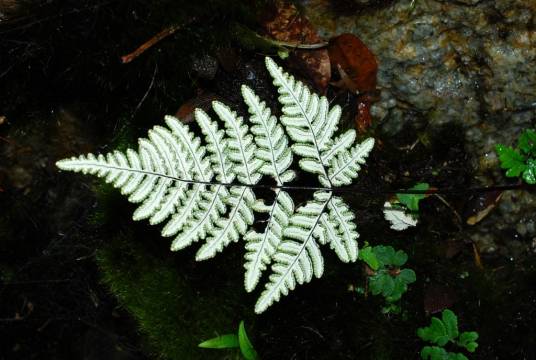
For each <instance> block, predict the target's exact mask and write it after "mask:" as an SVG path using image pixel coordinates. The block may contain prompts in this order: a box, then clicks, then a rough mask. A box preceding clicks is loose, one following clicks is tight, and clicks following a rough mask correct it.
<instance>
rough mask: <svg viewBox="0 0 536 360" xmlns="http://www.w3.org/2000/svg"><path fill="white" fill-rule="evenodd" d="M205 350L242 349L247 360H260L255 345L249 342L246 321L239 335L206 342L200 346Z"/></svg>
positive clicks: (228, 335) (242, 322) (222, 336)
mask: <svg viewBox="0 0 536 360" xmlns="http://www.w3.org/2000/svg"><path fill="white" fill-rule="evenodd" d="M198 346H199V347H200V348H204V349H237V348H239V349H240V352H241V353H242V356H243V357H244V359H246V360H259V355H258V354H257V352H256V351H255V348H254V347H253V344H251V341H249V338H248V335H247V333H246V328H245V326H244V321H241V322H240V325H239V326H238V334H225V335H220V336H217V337H215V338H212V339H209V340H205V341H203V342H202V343H200V344H199V345H198Z"/></svg>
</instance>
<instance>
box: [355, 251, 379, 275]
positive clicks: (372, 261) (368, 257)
mask: <svg viewBox="0 0 536 360" xmlns="http://www.w3.org/2000/svg"><path fill="white" fill-rule="evenodd" d="M359 259H360V260H362V261H364V262H365V263H366V264H367V265H368V266H369V267H370V268H371V269H372V270H378V268H379V267H380V263H379V262H378V258H376V254H374V251H372V248H371V247H370V246H367V247H365V248H363V249H361V251H359Z"/></svg>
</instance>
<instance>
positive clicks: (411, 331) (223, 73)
mask: <svg viewBox="0 0 536 360" xmlns="http://www.w3.org/2000/svg"><path fill="white" fill-rule="evenodd" d="M2 4H3V3H2ZM5 4H6V5H5V6H10V4H11V2H9V1H7V2H5ZM185 4H187V5H184V4H183V5H181V6H179V5H178V4H177V2H176V1H160V2H157V3H154V4H153V2H149V1H146V2H143V1H121V0H118V1H113V0H112V1H102V2H101V1H87V0H81V1H54V0H53V1H47V2H37V1H36V2H21V3H20V4H18V5H19V8H18V9H15V10H12V11H11V12H9V11H4V12H5V14H7V15H6V18H4V19H3V20H2V21H1V22H0V103H1V106H0V109H1V113H0V116H3V117H5V118H2V119H5V120H3V122H2V123H1V124H0V191H1V192H0V249H1V250H0V276H1V287H0V359H146V358H158V357H159V356H163V357H164V358H166V357H167V358H170V359H204V358H219V359H222V358H231V357H230V355H229V353H226V352H218V351H210V350H204V351H199V350H197V349H196V344H197V343H198V342H200V341H201V340H204V339H206V338H209V337H212V336H214V335H215V334H216V333H226V332H233V331H234V329H236V327H237V324H238V323H239V321H240V320H242V319H245V320H246V324H247V325H248V332H249V335H250V337H251V339H252V341H253V343H254V344H255V346H256V348H257V350H258V352H259V353H260V355H261V357H262V358H263V359H416V358H418V355H417V354H418V352H419V351H420V349H421V347H422V346H423V343H422V342H421V341H420V340H419V339H418V337H417V336H416V329H417V328H418V327H421V326H425V325H427V324H429V315H427V314H426V312H425V308H424V299H425V297H426V296H428V297H429V296H430V292H431V291H430V289H431V288H435V289H440V290H438V291H436V293H437V292H439V294H440V296H438V299H435V300H434V299H433V298H432V301H431V302H432V304H431V305H430V304H428V305H427V306H428V307H434V306H436V307H441V306H442V302H445V301H446V302H448V303H451V304H450V308H452V309H453V310H454V311H455V312H456V313H457V314H458V317H459V324H460V327H461V329H462V330H476V331H478V332H479V334H480V339H479V344H480V346H479V348H478V350H477V352H476V353H475V354H474V355H471V359H535V358H536V354H535V350H534V349H535V346H534V344H536V330H535V327H534V325H535V324H536V292H535V289H536V269H535V266H536V265H535V262H534V256H529V255H526V254H525V255H522V256H520V257H518V258H516V259H515V260H513V261H512V260H510V259H508V258H506V257H503V256H499V255H493V256H482V259H481V260H482V262H483V263H484V267H483V268H480V267H478V266H477V265H476V258H475V254H474V249H473V246H472V244H471V242H470V240H469V238H468V237H467V236H466V230H467V228H466V225H464V224H461V223H459V221H458V220H457V218H456V216H455V214H454V211H453V210H452V209H450V208H448V207H447V206H446V205H445V204H444V203H443V202H441V201H439V200H438V199H437V198H435V197H431V198H429V199H427V200H425V201H424V202H422V211H421V214H422V215H421V220H420V221H421V224H420V225H419V226H418V227H417V228H415V229H413V230H409V231H406V232H402V233H396V232H393V231H390V230H388V228H387V225H386V223H385V221H384V220H383V219H382V214H381V208H382V205H383V203H384V201H385V200H386V198H387V195H385V194H382V192H383V191H385V190H388V189H389V190H390V189H397V188H403V187H407V186H411V185H413V184H414V183H415V182H418V181H428V182H430V183H433V185H434V186H436V187H440V188H444V187H448V188H454V189H463V188H465V187H467V186H468V185H469V184H470V179H471V167H470V166H469V165H468V163H467V156H466V154H465V151H464V144H463V142H462V139H463V136H462V135H461V132H460V129H459V128H457V127H456V126H454V125H452V126H445V127H442V128H440V129H435V130H433V131H428V132H427V135H426V136H427V138H428V139H429V140H430V144H431V145H430V146H428V147H425V146H423V145H421V144H418V145H417V146H416V147H415V148H414V149H413V150H400V149H401V148H404V147H406V148H408V146H410V145H411V144H413V143H414V142H415V140H416V137H415V132H416V130H419V131H421V132H422V131H423V129H424V125H422V124H426V119H418V120H419V121H416V122H415V124H416V125H415V126H416V128H415V129H409V128H408V129H406V130H405V131H404V132H403V136H397V137H396V138H388V137H386V136H383V137H382V135H380V132H379V131H378V134H376V137H377V138H378V140H380V141H378V143H379V145H378V146H377V147H376V148H375V150H374V152H373V154H372V157H371V159H370V160H369V161H368V165H367V166H366V167H365V168H364V169H363V171H362V173H361V175H360V179H359V180H358V182H357V183H358V185H359V189H360V190H365V189H366V190H367V191H365V193H363V194H347V195H345V198H346V199H347V200H348V202H349V203H350V204H351V205H352V209H353V210H354V212H355V213H356V221H357V225H358V228H359V232H360V235H361V236H360V240H361V242H364V241H368V242H369V243H370V244H372V245H375V244H386V245H392V246H394V247H395V248H400V249H403V250H405V251H406V252H407V253H408V255H409V261H408V264H407V266H408V267H410V268H412V269H414V270H415V272H416V273H417V282H416V283H414V284H413V285H411V286H410V290H409V291H408V293H407V294H405V295H404V296H403V298H402V301H401V304H400V305H401V309H402V313H401V314H399V315H393V314H391V315H384V314H382V313H381V308H382V305H383V302H382V300H381V299H380V298H379V297H373V296H369V297H367V298H363V297H362V296H361V295H358V294H357V293H355V292H351V291H349V290H348V289H349V287H351V286H359V285H362V284H363V283H364V274H363V270H362V268H361V265H356V264H354V265H343V264H341V263H339V262H338V260H337V259H336V258H335V256H333V255H332V254H331V252H330V251H324V254H325V259H326V267H325V269H326V270H325V274H324V277H323V278H322V279H320V280H318V279H317V280H314V281H313V282H312V283H311V284H309V285H306V286H299V287H298V288H297V289H296V290H295V291H293V292H292V293H291V294H290V295H289V296H288V297H286V298H285V299H284V300H283V301H281V302H280V303H278V304H277V305H275V306H273V307H272V308H271V309H270V310H269V311H267V312H266V313H265V314H263V315H261V316H254V315H253V313H252V308H253V304H254V301H255V296H252V295H246V293H245V292H244V290H243V289H242V253H241V251H242V250H241V248H240V247H239V246H238V245H236V244H235V245H232V246H230V248H229V250H227V251H226V252H224V253H223V254H221V255H220V256H218V257H217V258H216V259H213V260H211V261H208V262H204V263H195V262H194V261H193V254H194V252H193V250H185V251H183V252H181V253H177V254H175V253H171V252H169V251H168V247H169V239H163V238H161V237H160V236H159V229H158V228H156V227H151V226H148V225H147V224H146V223H145V222H141V223H133V222H132V220H131V213H132V210H133V209H134V207H133V206H132V205H130V204H128V203H127V201H126V200H125V199H123V198H122V197H121V196H119V195H118V194H117V192H115V191H113V190H112V189H110V188H109V187H107V186H103V185H102V184H101V183H100V182H98V181H94V179H91V178H87V177H83V176H80V175H74V174H70V173H65V174H60V173H59V172H58V171H57V169H56V168H55V166H54V162H55V161H56V160H58V159H61V158H63V157H66V156H70V155H73V154H79V153H84V152H89V151H91V152H106V151H109V150H110V149H113V148H125V147H126V146H128V145H129V144H134V143H135V139H136V138H137V137H139V136H143V135H144V134H145V132H146V130H147V129H148V128H149V127H150V126H152V125H154V124H159V123H161V119H162V117H163V115H164V114H173V113H175V112H176V111H177V109H178V108H179V106H180V105H181V104H182V103H183V102H184V101H185V100H186V99H189V98H191V97H193V96H194V95H195V94H196V93H197V92H198V91H199V89H203V90H204V91H205V92H211V93H214V94H216V96H218V97H220V98H221V99H223V100H224V101H225V102H227V103H229V104H230V105H232V106H233V107H235V108H237V109H239V110H242V111H243V110H244V108H243V106H242V105H240V103H239V99H238V94H239V92H238V89H239V86H240V84H242V83H248V84H249V85H251V86H252V87H253V88H254V89H255V90H256V91H257V93H258V94H259V95H260V96H261V97H262V98H264V99H267V100H268V102H269V103H270V104H271V105H272V108H274V109H275V108H276V107H275V105H276V104H275V94H274V91H273V89H272V88H271V86H270V84H269V82H268V80H267V77H266V73H265V71H264V69H263V65H262V59H263V56H262V55H260V54H257V53H255V52H252V53H250V52H247V51H245V50H244V49H241V48H240V47H239V46H238V45H237V44H235V43H234V42H233V41H232V40H230V39H229V38H228V37H227V36H226V34H228V33H229V31H228V30H229V25H230V24H231V23H232V22H233V21H235V20H238V21H241V22H247V21H249V20H248V19H250V17H251V16H252V15H251V13H250V11H253V9H251V8H247V7H245V6H238V5H232V6H231V5H229V4H225V3H220V2H217V1H213V2H211V3H210V4H209V5H210V6H209V5H207V4H204V6H199V4H193V3H190V2H185ZM233 4H234V2H233ZM175 23H184V24H186V25H185V26H184V27H183V28H182V29H181V30H180V31H178V32H177V33H176V34H175V35H173V36H171V37H170V38H168V39H167V40H165V41H163V42H161V43H160V44H159V45H158V46H157V47H155V48H153V49H151V50H149V51H148V52H146V53H145V54H143V55H142V56H140V57H139V58H137V59H136V60H134V61H133V62H132V63H130V64H128V65H127V64H125V65H124V64H121V63H120V57H121V56H122V55H124V54H126V53H128V52H130V51H132V50H133V49H134V48H136V47H137V46H138V45H139V44H141V43H142V42H143V41H145V40H146V39H147V38H149V37H150V36H152V35H154V34H156V33H157V32H158V31H160V30H161V29H162V28H164V27H166V26H168V25H170V24H175ZM222 49H223V50H222ZM230 49H231V50H230ZM229 51H231V52H232V53H233V55H232V56H233V58H234V59H236V60H238V61H236V63H237V64H238V66H236V67H235V68H234V69H233V70H230V71H227V70H225V69H224V68H223V66H221V65H220V66H219V68H218V70H217V72H216V73H215V74H214V78H212V79H207V78H210V77H212V75H211V74H210V69H208V70H206V69H205V70H206V71H205V70H203V69H201V70H200V69H199V66H193V65H192V64H193V63H194V62H196V60H197V62H198V63H199V60H200V59H204V60H206V61H208V63H209V64H212V63H213V61H212V59H214V58H215V57H217V56H216V54H221V53H222V52H224V53H229ZM207 59H208V60H207ZM211 61H212V62H211ZM207 71H208V72H209V74H207ZM328 95H330V94H328ZM342 105H347V108H348V109H350V108H352V107H351V106H350V105H351V104H345V103H342ZM416 117H417V115H416ZM299 183H306V181H305V180H304V179H300V180H299ZM296 199H297V201H301V200H305V199H306V194H303V193H300V194H297V195H296ZM444 199H445V200H446V201H447V202H448V203H449V204H450V205H451V206H452V208H453V209H455V210H456V211H457V212H459V213H462V212H463V210H464V208H465V207H466V206H467V205H466V204H467V196H466V195H465V194H464V195H448V194H446V195H444ZM512 231H513V230H512ZM504 237H505V239H508V238H511V237H512V234H510V233H505V234H504ZM522 240H527V239H522ZM500 245H501V246H505V247H507V246H508V241H507V240H505V241H504V242H502V243H500ZM446 254H448V256H447V255H446ZM114 294H115V296H114ZM256 294H257V293H256ZM427 294H428V295H427ZM443 298H447V300H444V299H443ZM117 299H119V301H118V300H117ZM442 299H443V300H442ZM434 301H435V302H437V304H434Z"/></svg>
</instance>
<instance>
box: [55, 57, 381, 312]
mask: <svg viewBox="0 0 536 360" xmlns="http://www.w3.org/2000/svg"><path fill="white" fill-rule="evenodd" d="M266 66H267V68H268V71H269V72H270V74H271V76H272V77H273V79H274V84H275V85H276V86H277V87H278V92H279V101H280V103H281V104H282V106H283V109H282V116H281V118H280V122H279V121H278V119H277V118H276V117H275V116H273V115H272V113H271V111H270V109H269V108H267V107H266V104H265V103H264V102H263V101H261V99H259V97H258V96H257V95H255V93H254V92H253V91H252V90H251V89H250V88H248V87H247V86H243V87H242V96H243V98H244V101H245V103H246V105H247V106H248V112H249V114H250V117H249V123H246V122H244V120H243V119H242V117H240V116H238V115H237V114H236V113H235V112H233V111H232V110H231V109H230V108H229V107H227V106H226V105H224V104H222V103H220V102H217V101H216V102H213V104H212V106H213V109H214V111H215V113H216V114H217V116H218V117H219V119H221V122H222V123H223V125H224V127H223V128H220V127H219V125H218V122H216V121H213V120H212V119H211V118H210V117H209V116H208V115H207V114H206V113H205V112H203V111H202V110H199V109H196V110H195V119H196V121H197V123H198V125H199V127H200V129H201V132H202V134H203V136H202V137H197V136H195V135H194V133H193V132H192V131H191V129H190V128H189V127H188V126H187V125H185V124H183V123H181V122H180V121H179V120H177V119H176V118H174V117H172V116H166V118H165V122H166V125H167V127H163V126H155V127H153V128H152V129H151V130H149V133H148V137H147V138H144V139H140V140H139V145H138V149H137V150H133V149H128V150H127V151H126V152H124V153H122V152H119V151H115V152H112V153H109V154H107V155H98V156H95V155H93V154H88V155H85V156H79V157H78V158H76V157H73V158H70V159H65V160H61V161H58V162H57V165H58V167H60V168H61V169H64V170H70V171H77V172H83V173H86V174H94V175H97V176H98V177H102V178H104V179H105V180H106V181H107V182H109V183H112V184H113V185H114V186H115V187H116V188H119V189H120V190H121V192H122V193H123V194H124V195H127V196H128V199H129V201H131V202H133V203H138V207H137V209H136V210H135V211H134V214H133V218H134V220H141V219H148V220H149V222H150V223H151V224H158V223H163V224H164V226H163V228H162V235H163V236H166V237H169V236H174V239H173V241H172V244H171V249H172V250H179V249H182V248H185V247H187V246H189V245H191V244H192V243H194V242H198V241H201V242H202V244H201V246H200V248H199V249H198V252H197V254H196V260H205V259H208V258H211V257H213V256H215V255H216V254H217V253H218V252H220V251H221V250H222V249H223V248H224V247H225V246H227V245H229V244H230V243H232V242H237V241H238V240H239V239H241V238H243V239H244V240H245V248H246V254H245V265H244V267H245V278H244V283H245V288H246V290H247V291H252V290H253V289H254V288H255V287H256V285H257V283H258V282H259V279H260V278H261V276H262V273H263V272H264V271H265V270H266V269H267V268H268V267H269V266H270V268H271V271H272V273H271V275H270V276H269V281H268V283H267V284H266V286H265V290H264V291H263V292H262V294H261V296H260V298H259V300H258V302H257V304H256V306H255V311H256V312H258V313H260V312H262V311H264V310H266V308H268V306H270V305H271V304H272V303H274V302H276V301H279V299H280V298H281V296H284V295H286V294H288V293H289V291H291V290H293V289H294V288H295V287H296V284H302V283H305V282H309V281H311V279H312V278H313V276H316V277H320V276H321V275H322V273H323V268H324V261H323V258H322V254H321V252H320V248H319V245H327V244H329V246H330V247H331V248H332V249H333V250H334V251H335V253H336V254H337V256H338V257H339V258H340V259H341V260H342V261H344V262H351V261H356V259H357V255H358V247H357V239H358V237H359V234H358V233H357V231H356V226H355V224H354V215H353V214H352V212H351V211H350V208H349V207H348V205H347V204H345V203H344V201H343V199H341V198H339V197H335V196H333V188H334V187H337V186H341V185H348V184H350V183H351V182H352V181H353V180H354V179H355V178H356V177H357V174H358V171H359V170H360V168H361V165H362V164H363V163H364V162H365V159H366V157H367V156H368V154H369V152H370V151H371V149H372V146H373V144H374V140H373V139H367V140H365V141H363V142H362V143H361V144H356V143H355V140H356V133H355V131H354V130H348V131H346V132H344V133H342V134H340V135H338V136H337V137H336V138H334V134H335V132H336V131H337V127H338V124H339V120H340V116H341V108H340V107H339V106H333V107H331V109H330V106H329V102H328V100H327V99H326V98H325V97H323V96H318V95H316V94H313V93H311V92H310V91H309V89H308V88H307V87H306V86H304V85H303V84H302V83H301V82H299V81H296V80H295V79H294V77H292V76H291V75H288V74H286V73H284V72H283V71H282V69H281V68H279V67H278V66H277V64H276V63H275V62H274V61H272V60H271V59H269V58H267V59H266ZM249 124H251V127H250V126H249ZM293 154H294V155H297V156H298V157H300V159H299V165H300V167H301V168H302V169H303V170H304V171H307V172H310V173H314V174H318V179H319V182H320V183H321V184H322V186H323V187H324V188H325V190H323V191H317V192H316V193H315V194H314V195H313V197H314V199H313V200H311V201H309V202H306V203H305V205H303V206H300V207H299V208H298V209H294V203H293V201H292V198H291V197H290V195H289V194H288V193H287V192H286V191H285V189H286V187H287V185H286V183H288V182H290V181H291V180H293V179H294V178H295V172H294V171H293V170H290V166H291V165H292V162H293ZM263 175H268V176H270V177H272V178H273V179H274V180H275V183H276V186H275V189H274V191H275V197H274V200H273V201H272V202H271V203H269V204H267V203H266V202H264V201H262V200H256V196H255V193H254V189H255V188H257V187H259V186H262V187H265V185H259V184H258V183H259V181H260V180H261V178H262V176H263ZM254 211H256V212H261V213H265V214H267V216H268V219H267V220H266V226H265V228H264V229H262V230H259V231H257V230H254V229H252V225H253V223H254V220H255V219H254ZM386 217H388V214H387V213H386Z"/></svg>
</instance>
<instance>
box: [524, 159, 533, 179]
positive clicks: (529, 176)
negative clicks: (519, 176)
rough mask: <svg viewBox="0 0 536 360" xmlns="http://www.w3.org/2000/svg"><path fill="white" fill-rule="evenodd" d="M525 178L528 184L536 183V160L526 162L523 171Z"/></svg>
mask: <svg viewBox="0 0 536 360" xmlns="http://www.w3.org/2000/svg"><path fill="white" fill-rule="evenodd" d="M523 180H525V182H526V183H527V184H530V185H534V184H536V160H535V159H529V160H528V161H527V164H526V168H525V170H524V171H523Z"/></svg>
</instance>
